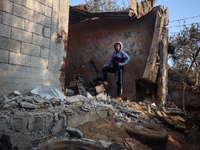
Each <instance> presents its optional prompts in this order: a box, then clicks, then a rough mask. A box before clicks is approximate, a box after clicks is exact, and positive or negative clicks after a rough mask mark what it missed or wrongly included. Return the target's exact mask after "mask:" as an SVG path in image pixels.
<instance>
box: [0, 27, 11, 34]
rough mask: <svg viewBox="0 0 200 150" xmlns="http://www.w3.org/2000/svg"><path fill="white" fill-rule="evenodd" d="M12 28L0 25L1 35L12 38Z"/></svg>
mask: <svg viewBox="0 0 200 150" xmlns="http://www.w3.org/2000/svg"><path fill="white" fill-rule="evenodd" d="M10 33H11V27H10V26H7V25H3V24H0V35H1V36H5V37H10Z"/></svg>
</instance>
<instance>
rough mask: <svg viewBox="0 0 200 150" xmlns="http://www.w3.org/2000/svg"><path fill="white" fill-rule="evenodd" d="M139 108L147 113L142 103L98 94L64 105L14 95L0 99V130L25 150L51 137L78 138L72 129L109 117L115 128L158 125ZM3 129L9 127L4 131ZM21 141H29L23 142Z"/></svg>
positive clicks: (71, 98)
mask: <svg viewBox="0 0 200 150" xmlns="http://www.w3.org/2000/svg"><path fill="white" fill-rule="evenodd" d="M139 107H141V108H143V109H144V110H145V109H146V110H147V107H148V105H147V104H145V103H142V102H141V105H139V104H138V103H136V102H130V101H129V100H127V101H116V100H115V99H114V98H113V99H112V98H111V97H110V96H109V95H107V94H106V93H100V94H98V95H96V97H95V96H93V97H92V96H88V97H85V96H83V95H75V96H68V97H66V98H65V100H64V101H61V100H60V99H56V98H53V99H47V98H45V97H43V98H42V97H41V96H39V95H31V96H27V95H26V96H23V95H15V94H14V95H11V96H10V97H7V96H2V97H0V109H1V114H0V121H1V124H0V129H4V131H3V132H2V134H3V133H5V134H6V133H10V134H13V133H14V136H12V141H15V142H14V144H15V143H19V145H20V148H21V149H26V148H27V146H28V144H29V143H31V141H34V140H38V139H45V138H47V139H48V138H50V137H52V136H56V137H58V135H65V136H63V137H62V138H63V139H68V138H70V137H78V138H82V137H83V135H82V133H81V132H80V130H78V129H76V128H74V127H77V126H78V125H82V124H84V123H86V122H89V121H94V120H96V119H98V118H99V117H102V118H104V117H107V116H108V115H110V114H114V115H113V118H114V120H115V121H116V123H117V125H118V126H121V125H122V124H123V123H126V122H143V123H151V124H157V123H158V122H159V120H158V119H155V118H150V117H149V116H148V112H146V113H144V111H141V110H139V109H137V108H139ZM152 110H153V109H152ZM97 114H98V115H97ZM4 126H11V127H10V128H6V130H5V128H4ZM66 127H67V128H66ZM70 127H71V128H70ZM22 133H23V136H24V140H23V139H22V140H21V139H18V138H17V137H18V134H22ZM68 134H69V135H70V137H69V135H68ZM0 136H1V135H0ZM25 139H29V140H27V142H23V141H25ZM53 140H54V141H55V140H58V138H57V139H53Z"/></svg>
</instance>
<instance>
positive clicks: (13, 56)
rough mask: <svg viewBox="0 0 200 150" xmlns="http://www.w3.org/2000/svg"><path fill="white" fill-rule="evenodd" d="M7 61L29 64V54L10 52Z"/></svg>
mask: <svg viewBox="0 0 200 150" xmlns="http://www.w3.org/2000/svg"><path fill="white" fill-rule="evenodd" d="M9 63H11V64H16V65H23V66H30V56H29V55H22V54H19V53H14V52H10V60H9Z"/></svg>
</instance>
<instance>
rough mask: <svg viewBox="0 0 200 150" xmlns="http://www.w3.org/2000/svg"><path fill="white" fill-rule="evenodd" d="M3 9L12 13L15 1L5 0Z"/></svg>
mask: <svg viewBox="0 0 200 150" xmlns="http://www.w3.org/2000/svg"><path fill="white" fill-rule="evenodd" d="M3 10H4V11H6V12H9V13H12V10H13V3H12V2H10V1H8V0H3Z"/></svg>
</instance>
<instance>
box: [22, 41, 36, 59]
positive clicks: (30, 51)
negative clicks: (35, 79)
mask: <svg viewBox="0 0 200 150" xmlns="http://www.w3.org/2000/svg"><path fill="white" fill-rule="evenodd" d="M21 53H22V54H27V55H32V56H40V47H39V46H37V45H33V44H28V43H24V42H22V49H21Z"/></svg>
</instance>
